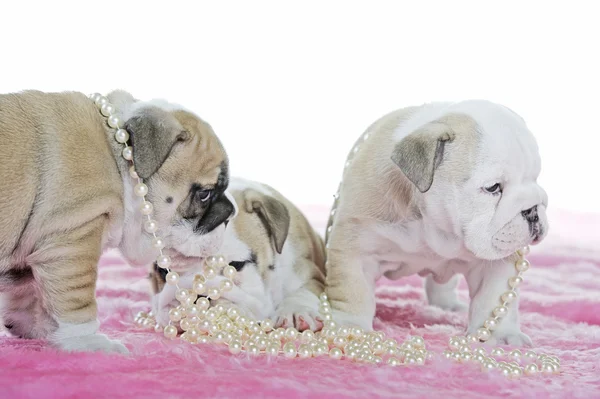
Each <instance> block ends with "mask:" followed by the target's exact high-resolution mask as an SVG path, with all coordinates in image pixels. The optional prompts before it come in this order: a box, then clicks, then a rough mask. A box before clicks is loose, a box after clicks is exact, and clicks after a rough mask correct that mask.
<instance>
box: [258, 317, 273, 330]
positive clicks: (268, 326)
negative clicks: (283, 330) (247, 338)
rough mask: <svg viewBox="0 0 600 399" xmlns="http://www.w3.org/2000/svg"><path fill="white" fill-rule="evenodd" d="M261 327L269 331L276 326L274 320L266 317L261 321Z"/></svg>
mask: <svg viewBox="0 0 600 399" xmlns="http://www.w3.org/2000/svg"><path fill="white" fill-rule="evenodd" d="M260 327H261V328H262V330H263V331H264V332H269V331H271V330H273V327H274V323H273V320H271V319H265V320H263V321H261V323H260Z"/></svg>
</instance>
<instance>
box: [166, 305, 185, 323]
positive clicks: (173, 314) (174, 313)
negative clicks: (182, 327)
mask: <svg viewBox="0 0 600 399" xmlns="http://www.w3.org/2000/svg"><path fill="white" fill-rule="evenodd" d="M182 316H183V315H182V314H181V311H180V310H179V309H177V308H173V309H171V310H169V319H171V321H173V322H178V321H179V320H181V317H182Z"/></svg>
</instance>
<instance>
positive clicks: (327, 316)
mask: <svg viewBox="0 0 600 399" xmlns="http://www.w3.org/2000/svg"><path fill="white" fill-rule="evenodd" d="M321 318H322V319H323V320H324V321H329V320H333V315H332V314H331V313H327V314H324V315H321Z"/></svg>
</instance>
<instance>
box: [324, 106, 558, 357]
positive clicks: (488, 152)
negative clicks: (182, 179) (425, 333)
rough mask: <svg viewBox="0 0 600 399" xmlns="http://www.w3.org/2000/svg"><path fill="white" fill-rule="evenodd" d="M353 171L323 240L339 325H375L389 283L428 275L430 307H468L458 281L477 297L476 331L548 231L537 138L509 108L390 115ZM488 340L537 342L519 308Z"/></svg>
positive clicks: (356, 157) (361, 148)
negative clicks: (520, 257)
mask: <svg viewBox="0 0 600 399" xmlns="http://www.w3.org/2000/svg"><path fill="white" fill-rule="evenodd" d="M346 165H347V166H346V169H345V171H344V176H343V181H342V183H341V185H340V188H339V192H338V196H336V198H337V199H336V202H335V204H334V208H333V210H332V216H331V218H330V220H329V225H328V226H329V227H328V230H327V231H328V235H327V237H326V240H327V241H326V242H327V247H328V259H327V266H326V269H327V282H326V292H327V294H328V296H329V299H330V301H331V304H332V307H333V308H334V309H335V310H336V312H335V313H336V314H334V319H336V320H337V321H340V322H346V323H351V324H355V325H359V326H361V327H363V328H365V329H368V330H370V329H372V323H373V318H374V314H375V294H374V290H375V282H376V281H377V279H379V278H380V277H381V276H386V277H388V278H390V279H398V278H401V277H403V276H408V275H411V274H415V273H418V274H420V275H421V276H427V277H426V281H425V290H426V293H427V298H428V300H429V303H430V304H433V305H437V306H440V307H442V308H444V309H452V310H461V309H463V308H464V307H466V306H465V305H464V304H462V303H461V302H459V300H458V299H457V296H456V293H455V287H456V285H457V282H458V276H456V275H459V274H462V275H464V276H465V278H466V280H467V283H468V287H469V292H470V297H471V302H470V308H469V324H468V333H475V331H476V330H477V328H479V327H480V326H482V325H483V323H484V321H485V320H486V319H488V318H489V317H490V315H491V311H492V310H493V309H494V308H495V307H496V306H498V302H499V298H500V296H501V295H502V294H503V293H504V292H505V291H507V290H509V286H508V284H507V280H508V278H509V277H511V276H514V275H515V273H516V272H515V267H514V264H513V261H514V259H513V255H512V254H513V253H514V252H515V250H517V249H519V248H521V247H523V246H526V245H529V244H536V243H538V242H540V241H541V240H542V239H543V238H544V236H545V235H546V233H547V231H548V222H547V219H546V206H547V195H546V193H545V191H544V190H543V189H542V188H541V187H540V185H539V184H538V183H537V178H538V175H539V173H540V166H541V161H540V156H539V153H538V147H537V144H536V141H535V139H534V137H533V135H532V134H531V132H530V131H529V129H528V128H527V126H526V125H525V122H524V121H523V119H522V118H521V117H519V116H518V115H517V114H515V113H514V112H512V111H511V110H509V109H508V108H505V107H503V106H501V105H497V104H493V103H490V102H487V101H465V102H460V103H433V104H427V105H423V106H420V107H411V108H406V109H401V110H398V111H395V112H392V113H390V114H388V115H386V116H384V117H383V118H381V119H379V120H378V121H377V122H375V123H374V124H373V125H372V126H370V127H369V128H368V129H367V131H366V132H365V133H364V134H363V136H361V138H360V139H359V140H358V141H357V142H356V145H355V147H354V148H353V150H352V151H351V153H350V156H349V158H348V162H347V164H346ZM515 302H517V301H515ZM492 337H493V339H495V340H496V341H499V342H504V343H508V344H511V345H521V344H530V342H531V341H530V339H529V337H527V336H526V335H525V334H523V333H522V332H521V330H520V326H519V317H518V303H513V304H512V305H511V306H510V308H509V310H508V314H507V315H506V317H504V318H503V320H502V321H501V323H499V325H498V327H497V328H496V329H495V331H493V335H492Z"/></svg>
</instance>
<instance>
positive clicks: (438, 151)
mask: <svg viewBox="0 0 600 399" xmlns="http://www.w3.org/2000/svg"><path fill="white" fill-rule="evenodd" d="M454 138H455V133H454V132H453V131H452V129H451V128H450V127H449V126H448V125H446V124H444V123H441V122H431V123H428V124H426V125H424V126H423V127H421V128H419V129H417V130H415V131H414V132H413V133H411V134H409V135H408V136H406V137H405V138H403V139H402V140H400V142H398V144H396V146H395V147H394V150H393V152H392V157H391V158H392V161H394V163H395V164H396V165H398V167H399V168H400V170H401V171H402V173H404V175H405V176H406V177H407V178H408V180H410V181H411V182H412V183H413V184H414V185H415V186H417V188H418V189H419V191H420V192H422V193H425V192H427V191H428V190H429V189H430V188H431V185H432V184H433V175H434V173H435V169H436V168H437V167H438V166H439V165H440V163H441V162H442V159H443V157H444V147H445V145H446V143H448V142H452V141H453V140H454Z"/></svg>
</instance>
